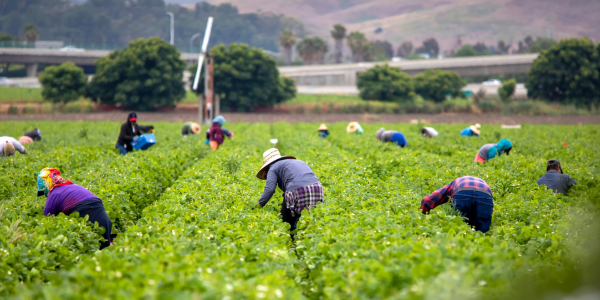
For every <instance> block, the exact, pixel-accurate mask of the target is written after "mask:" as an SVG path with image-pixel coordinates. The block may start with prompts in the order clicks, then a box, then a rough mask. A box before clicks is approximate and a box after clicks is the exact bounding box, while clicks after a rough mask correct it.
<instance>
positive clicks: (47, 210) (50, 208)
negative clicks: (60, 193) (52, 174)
mask: <svg viewBox="0 0 600 300" xmlns="http://www.w3.org/2000/svg"><path fill="white" fill-rule="evenodd" d="M52 200H53V198H52V196H50V195H48V199H46V205H45V206H44V216H46V217H48V216H51V215H54V216H56V215H58V214H59V213H60V211H59V210H58V208H59V206H58V205H53V204H54V201H52Z"/></svg>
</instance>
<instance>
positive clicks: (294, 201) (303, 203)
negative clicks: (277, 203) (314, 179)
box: [283, 183, 325, 217]
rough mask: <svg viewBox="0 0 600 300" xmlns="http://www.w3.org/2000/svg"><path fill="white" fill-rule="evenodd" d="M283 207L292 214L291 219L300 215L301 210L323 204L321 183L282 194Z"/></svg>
mask: <svg viewBox="0 0 600 300" xmlns="http://www.w3.org/2000/svg"><path fill="white" fill-rule="evenodd" d="M283 199H284V200H285V205H286V206H287V208H288V209H289V210H290V212H291V213H292V217H296V216H299V215H300V212H302V210H303V209H305V208H306V209H311V208H313V207H315V206H316V205H317V203H319V202H321V203H323V202H325V197H324V195H323V187H322V186H321V183H315V184H311V185H307V186H304V187H301V188H299V189H297V190H293V191H291V192H287V193H285V194H283Z"/></svg>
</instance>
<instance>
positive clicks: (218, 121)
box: [212, 116, 227, 126]
mask: <svg viewBox="0 0 600 300" xmlns="http://www.w3.org/2000/svg"><path fill="white" fill-rule="evenodd" d="M212 121H213V123H219V125H221V126H223V124H224V123H227V120H225V118H223V116H216V117H215V118H214V119H213V120H212Z"/></svg>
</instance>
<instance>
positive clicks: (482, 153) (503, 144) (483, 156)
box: [475, 139, 513, 164]
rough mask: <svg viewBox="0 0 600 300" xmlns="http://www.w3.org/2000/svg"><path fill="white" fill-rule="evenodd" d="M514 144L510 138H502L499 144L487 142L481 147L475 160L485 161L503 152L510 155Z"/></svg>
mask: <svg viewBox="0 0 600 300" xmlns="http://www.w3.org/2000/svg"><path fill="white" fill-rule="evenodd" d="M512 147H513V145H512V143H511V142H510V140H508V139H502V140H500V141H499V142H498V144H485V145H483V146H481V148H479V151H478V152H477V155H475V162H478V163H482V164H483V163H485V162H487V161H488V160H490V159H492V158H494V157H496V155H498V156H500V155H501V154H502V153H506V155H508V154H509V153H510V150H511V149H512Z"/></svg>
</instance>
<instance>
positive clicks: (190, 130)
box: [181, 122, 202, 138]
mask: <svg viewBox="0 0 600 300" xmlns="http://www.w3.org/2000/svg"><path fill="white" fill-rule="evenodd" d="M200 132H202V130H201V129H200V124H198V123H194V122H186V123H185V124H183V127H181V135H183V137H184V138H186V137H187V136H188V135H190V134H200Z"/></svg>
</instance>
